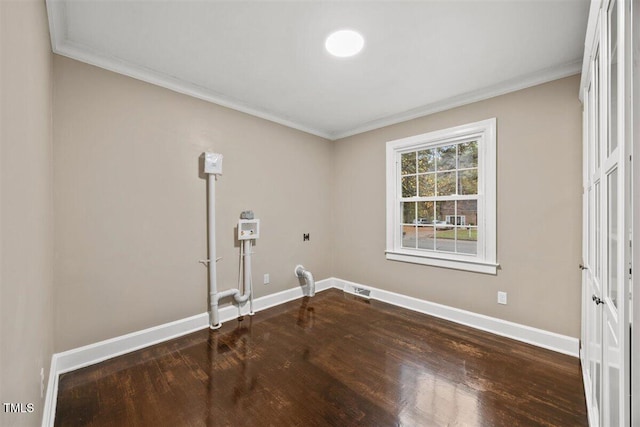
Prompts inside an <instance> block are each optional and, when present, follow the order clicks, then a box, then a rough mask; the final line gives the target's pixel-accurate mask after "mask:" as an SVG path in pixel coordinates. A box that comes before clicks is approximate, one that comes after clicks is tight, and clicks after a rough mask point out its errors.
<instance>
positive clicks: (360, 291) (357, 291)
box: [344, 285, 371, 299]
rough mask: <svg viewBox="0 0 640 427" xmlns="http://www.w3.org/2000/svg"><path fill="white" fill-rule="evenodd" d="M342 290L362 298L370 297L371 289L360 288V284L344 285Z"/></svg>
mask: <svg viewBox="0 0 640 427" xmlns="http://www.w3.org/2000/svg"><path fill="white" fill-rule="evenodd" d="M344 291H345V292H348V293H350V294H353V295H357V296H359V297H362V298H367V299H369V298H371V289H367V288H361V287H360V286H353V285H345V287H344Z"/></svg>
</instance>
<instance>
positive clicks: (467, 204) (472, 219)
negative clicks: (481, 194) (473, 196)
mask: <svg viewBox="0 0 640 427" xmlns="http://www.w3.org/2000/svg"><path fill="white" fill-rule="evenodd" d="M457 212H458V213H457V215H458V219H459V222H460V224H456V225H478V201H477V200H459V201H458V211H457Z"/></svg>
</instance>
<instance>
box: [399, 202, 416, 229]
mask: <svg viewBox="0 0 640 427" xmlns="http://www.w3.org/2000/svg"><path fill="white" fill-rule="evenodd" d="M415 221H416V203H415V202H408V203H407V202H403V203H402V222H403V223H405V224H415Z"/></svg>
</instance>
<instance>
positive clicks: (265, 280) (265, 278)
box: [264, 273, 269, 285]
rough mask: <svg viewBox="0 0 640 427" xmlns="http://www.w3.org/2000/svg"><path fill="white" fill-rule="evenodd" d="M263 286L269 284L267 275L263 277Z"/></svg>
mask: <svg viewBox="0 0 640 427" xmlns="http://www.w3.org/2000/svg"><path fill="white" fill-rule="evenodd" d="M264 284H265V285H268V284H269V273H266V274H265V275H264Z"/></svg>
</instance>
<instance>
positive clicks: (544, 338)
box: [333, 278, 579, 357]
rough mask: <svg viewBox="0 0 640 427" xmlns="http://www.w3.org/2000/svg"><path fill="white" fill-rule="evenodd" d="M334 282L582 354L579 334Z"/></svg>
mask: <svg viewBox="0 0 640 427" xmlns="http://www.w3.org/2000/svg"><path fill="white" fill-rule="evenodd" d="M333 283H334V287H336V288H338V289H342V290H344V291H345V292H349V293H352V294H355V290H354V288H355V287H358V288H364V289H368V290H369V291H370V295H369V298H371V299H375V300H379V301H382V302H386V303H389V304H393V305H396V306H398V307H403V308H406V309H408V310H413V311H417V312H420V313H424V314H429V315H431V316H435V317H439V318H441V319H445V320H450V321H452V322H455V323H460V324H462V325H466V326H470V327H472V328H475V329H480V330H482V331H486V332H491V333H493V334H496V335H500V336H503V337H507V338H511V339H514V340H517V341H522V342H525V343H528V344H532V345H535V346H538V347H542V348H546V349H548V350H553V351H556V352H558V353H563V354H568V355H570V356H574V357H578V347H579V340H578V339H577V338H573V337H569V336H566V335H560V334H556V333H554V332H549V331H545V330H543V329H537V328H532V327H530V326H525V325H521V324H519V323H514V322H509V321H507V320H502V319H497V318H495V317H489V316H485V315H483V314H478V313H473V312H471V311H466V310H461V309H459V308H454V307H449V306H446V305H442V304H436V303H434V302H429V301H425V300H421V299H418V298H413V297H409V296H406V295H402V294H396V293H394V292H389V291H385V290H382V289H378V288H374V287H371V286H366V285H361V284H359V283H354V282H349V281H347V280H342V279H336V278H333Z"/></svg>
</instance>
